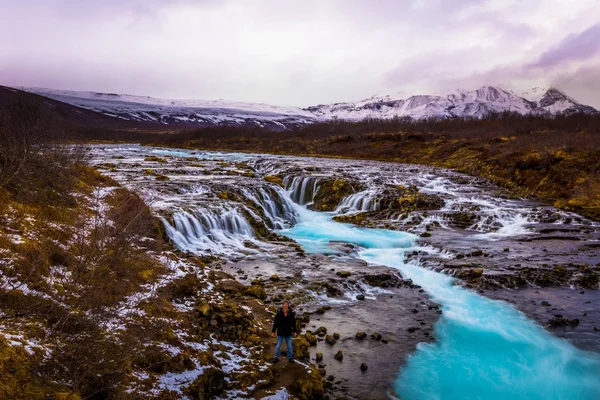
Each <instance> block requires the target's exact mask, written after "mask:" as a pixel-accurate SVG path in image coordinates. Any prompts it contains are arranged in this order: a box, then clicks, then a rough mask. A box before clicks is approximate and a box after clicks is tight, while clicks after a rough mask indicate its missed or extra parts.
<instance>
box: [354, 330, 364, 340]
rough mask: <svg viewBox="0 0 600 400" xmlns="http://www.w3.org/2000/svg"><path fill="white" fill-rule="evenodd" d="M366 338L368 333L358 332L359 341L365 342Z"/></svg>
mask: <svg viewBox="0 0 600 400" xmlns="http://www.w3.org/2000/svg"><path fill="white" fill-rule="evenodd" d="M366 337H367V333H366V332H356V338H357V339H358V340H363V339H364V338H366Z"/></svg>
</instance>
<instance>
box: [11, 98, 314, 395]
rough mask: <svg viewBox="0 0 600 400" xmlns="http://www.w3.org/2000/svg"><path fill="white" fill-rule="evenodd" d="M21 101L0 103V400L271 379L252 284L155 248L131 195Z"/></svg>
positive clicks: (245, 388) (248, 385)
mask: <svg viewBox="0 0 600 400" xmlns="http://www.w3.org/2000/svg"><path fill="white" fill-rule="evenodd" d="M30 100H32V99H28V98H22V97H20V98H17V99H15V101H14V102H13V103H10V104H8V105H7V106H6V107H5V108H3V109H0V376H1V377H2V379H1V380H0V399H16V400H19V399H23V400H25V399H42V398H52V399H68V400H79V399H125V398H127V399H147V398H157V399H174V398H201V399H204V398H214V397H216V396H224V397H229V398H231V397H233V396H236V395H239V394H240V393H245V394H247V395H248V396H249V395H251V394H252V393H253V392H254V391H255V390H257V389H258V388H261V387H265V386H268V385H270V384H272V383H274V382H276V381H277V379H278V378H277V377H276V376H275V375H274V372H273V370H272V369H270V368H269V364H268V362H267V361H266V360H267V359H268V358H269V357H271V356H272V351H269V352H268V354H266V353H264V349H265V348H266V346H265V345H264V343H266V341H268V340H269V338H270V335H269V333H270V326H267V325H268V323H269V322H271V314H270V312H271V311H272V310H271V309H270V308H269V309H268V308H267V307H266V306H265V305H264V304H263V303H261V302H259V301H258V300H257V298H264V297H262V294H263V293H266V292H265V289H261V288H260V287H259V286H253V290H249V289H250V288H249V287H246V286H244V285H241V284H238V283H237V282H235V281H234V280H233V279H232V277H231V276H230V275H229V274H227V273H225V272H223V271H222V270H221V264H222V263H223V259H221V258H218V257H212V256H207V257H195V256H192V255H188V254H184V253H182V252H180V251H178V250H176V248H175V247H174V246H172V245H171V244H169V243H167V237H166V234H165V232H164V225H163V223H162V221H160V220H159V219H158V218H157V217H156V216H155V215H154V214H153V213H152V212H151V211H150V208H149V207H148V206H147V205H146V204H145V203H144V201H143V200H142V199H141V198H140V197H139V196H138V195H137V194H135V193H133V192H131V191H129V190H127V189H125V188H124V187H122V186H121V185H120V184H119V183H117V182H116V181H115V180H113V179H110V178H108V177H106V176H103V175H101V174H100V173H99V172H98V171H97V170H95V169H93V168H91V167H90V166H88V165H86V163H85V160H86V159H87V157H88V154H87V152H86V150H85V149H84V148H83V147H81V146H64V145H63V144H62V143H63V142H62V139H63V138H64V136H65V134H64V132H63V131H62V130H61V129H59V127H58V126H56V125H54V124H53V122H52V121H48V120H47V119H45V111H47V108H44V107H50V108H52V106H53V105H54V104H53V103H52V102H50V103H42V104H40V103H38V102H31V101H30ZM66 110H67V111H69V108H68V107H67V108H66ZM232 284H233V285H232ZM265 297H266V295H265ZM271 308H274V306H273V307H271ZM263 319H267V320H268V322H267V324H265V323H264V321H263ZM298 356H299V357H301V356H302V354H299V355H298ZM296 374H297V378H298V382H299V383H300V384H308V385H310V384H311V383H310V382H313V384H315V385H318V384H320V378H317V377H316V376H315V375H316V374H313V375H312V376H310V375H307V373H306V372H305V370H304V369H303V368H299V372H296ZM282 375H284V374H282ZM311 378H312V379H311ZM321 387H322V386H321ZM305 398H306V397H305Z"/></svg>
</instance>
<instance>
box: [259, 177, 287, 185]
mask: <svg viewBox="0 0 600 400" xmlns="http://www.w3.org/2000/svg"><path fill="white" fill-rule="evenodd" d="M264 179H265V181H267V182H269V183H273V184H275V185H279V186H281V187H285V185H284V184H283V179H281V177H280V176H278V175H267V176H265V178H264Z"/></svg>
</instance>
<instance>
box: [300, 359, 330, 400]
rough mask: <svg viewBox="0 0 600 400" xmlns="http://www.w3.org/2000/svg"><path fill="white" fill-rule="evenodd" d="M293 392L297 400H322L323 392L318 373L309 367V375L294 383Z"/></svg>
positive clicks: (312, 367) (321, 380)
mask: <svg viewBox="0 0 600 400" xmlns="http://www.w3.org/2000/svg"><path fill="white" fill-rule="evenodd" d="M293 392H294V393H295V394H296V396H297V397H298V399H299V400H324V399H325V390H324V388H323V379H322V378H321V374H319V371H318V370H317V369H316V368H315V367H314V366H311V367H310V373H308V374H305V375H303V376H302V377H300V378H299V379H298V380H297V381H296V382H295V383H294V386H293Z"/></svg>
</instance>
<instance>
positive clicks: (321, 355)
mask: <svg viewBox="0 0 600 400" xmlns="http://www.w3.org/2000/svg"><path fill="white" fill-rule="evenodd" d="M315 360H316V361H323V353H317V354H315Z"/></svg>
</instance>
